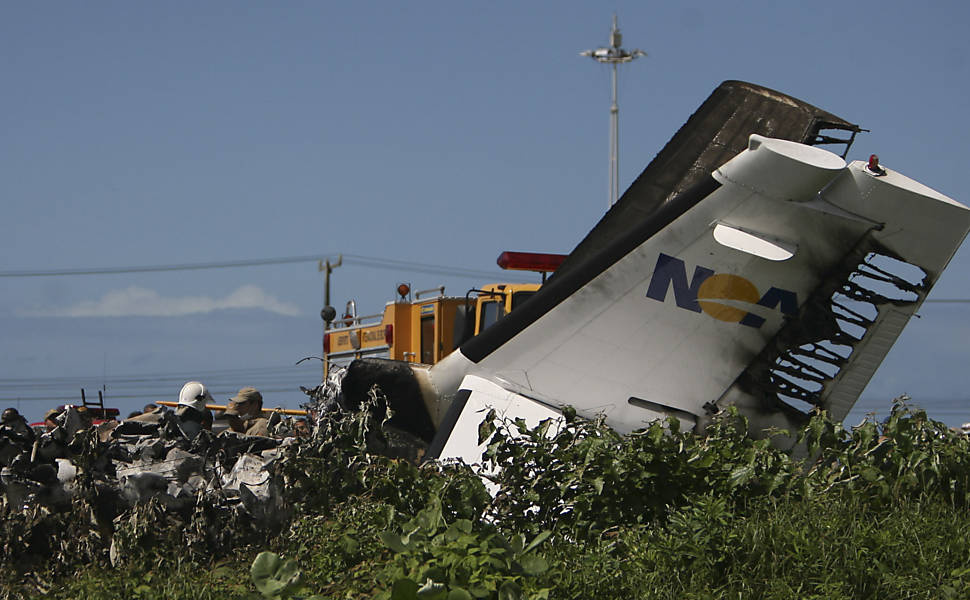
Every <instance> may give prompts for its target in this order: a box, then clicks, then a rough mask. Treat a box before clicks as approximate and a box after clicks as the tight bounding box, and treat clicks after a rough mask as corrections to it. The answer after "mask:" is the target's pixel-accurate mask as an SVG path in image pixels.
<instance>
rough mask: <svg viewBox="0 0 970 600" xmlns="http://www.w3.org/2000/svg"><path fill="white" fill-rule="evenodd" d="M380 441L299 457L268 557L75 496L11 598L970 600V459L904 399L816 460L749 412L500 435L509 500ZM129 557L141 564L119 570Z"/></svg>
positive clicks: (959, 442)
mask: <svg viewBox="0 0 970 600" xmlns="http://www.w3.org/2000/svg"><path fill="white" fill-rule="evenodd" d="M379 425H380V422H379V421H378V420H377V417H375V416H374V413H372V412H371V411H363V412H361V413H359V414H356V415H349V416H346V417H344V418H338V417H336V416H335V417H332V418H330V419H329V420H328V421H327V422H326V423H325V424H324V427H325V428H326V431H327V433H326V435H324V436H320V437H317V438H314V440H313V441H311V442H308V443H302V444H299V445H296V446H294V447H292V448H291V450H290V452H291V454H290V456H289V457H288V458H287V459H286V460H285V461H284V467H283V477H284V479H285V482H286V486H285V489H286V490H287V497H286V503H287V506H289V507H290V509H291V510H290V511H289V513H288V514H290V515H291V518H290V521H289V522H288V523H287V524H286V526H285V527H284V528H283V529H282V530H281V531H280V532H279V533H278V534H277V533H275V532H264V533H265V535H264V536H262V538H260V535H259V532H253V531H251V530H250V529H247V528H246V526H245V523H237V522H230V521H229V520H228V519H229V517H228V516H223V517H219V516H218V515H208V516H207V515H205V514H199V515H196V516H195V517H194V520H191V521H190V522H191V523H194V524H195V525H194V526H192V527H189V528H186V527H185V526H184V525H179V524H177V523H175V522H171V523H170V522H168V521H167V520H166V519H170V516H166V514H165V512H164V511H161V510H159V509H158V508H157V507H154V508H153V507H152V506H144V507H141V508H139V509H138V510H137V511H134V512H133V513H132V514H131V515H129V516H128V519H127V520H126V521H123V522H117V523H114V524H112V527H105V526H104V524H101V526H100V527H99V526H98V525H97V524H96V519H92V518H91V515H92V502H91V499H90V498H86V497H82V498H76V499H75V501H74V507H73V509H72V510H71V511H69V512H67V513H64V514H61V515H47V516H46V518H47V519H50V520H51V521H50V526H49V527H48V529H45V533H44V535H45V536H46V538H45V540H44V541H43V544H45V545H46V546H45V547H46V548H48V550H50V549H51V548H60V549H62V551H58V552H49V556H50V557H53V558H49V559H48V561H47V562H46V563H35V564H34V565H33V566H31V565H30V564H29V563H28V562H27V561H23V560H15V559H13V558H8V559H5V560H4V563H3V568H2V570H0V575H2V577H3V579H2V582H3V586H4V587H3V591H4V594H5V596H6V597H34V596H36V595H40V594H44V595H46V596H47V597H52V598H114V597H118V598H264V597H265V598H294V599H295V598H310V597H313V598H330V599H337V598H368V597H371V598H382V599H390V600H402V599H407V600H416V599H418V598H421V599H429V598H430V599H441V600H457V599H465V598H501V599H515V598H522V599H542V598H600V597H603V598H697V599H700V598H736V597H758V598H792V597H799V598H833V597H852V598H856V597H859V598H877V597H878V598H883V597H887V598H965V597H970V566H968V565H970V542H968V541H966V540H965V536H963V535H962V532H963V531H966V530H967V528H968V527H970V514H968V504H970V480H968V478H970V440H968V438H967V437H966V436H963V435H960V434H958V433H955V432H953V431H950V430H949V429H948V428H947V427H945V426H944V425H943V424H941V423H938V422H936V421H933V420H931V419H929V418H928V417H927V415H926V414H925V413H924V412H922V411H920V410H916V409H912V408H909V407H907V406H906V404H905V403H904V402H902V401H900V402H897V403H896V405H895V406H894V408H893V411H892V414H891V416H890V417H889V418H888V419H887V420H886V421H885V422H882V423H876V422H873V421H867V422H865V423H863V424H862V425H861V426H859V427H856V428H853V429H851V430H847V429H845V428H843V427H842V426H841V425H840V424H837V423H833V422H831V421H829V420H827V419H826V418H825V416H824V415H815V416H813V417H812V419H811V420H810V422H809V423H808V424H807V426H806V427H805V429H804V430H803V431H802V432H800V433H799V436H798V439H799V445H798V447H799V448H800V449H801V450H802V454H804V455H806V456H809V457H810V458H808V459H794V458H792V454H791V453H789V452H784V451H781V450H779V449H777V448H776V447H774V446H773V445H772V443H771V441H770V440H752V439H751V438H749V437H748V436H747V435H746V434H745V432H746V431H747V426H746V423H745V422H744V419H743V418H742V417H741V416H739V415H738V414H737V413H735V412H728V413H727V414H725V415H723V416H722V417H721V418H720V419H719V420H717V421H716V423H715V424H714V425H713V426H712V427H711V428H710V429H709V430H708V432H707V435H705V436H704V437H698V436H695V435H693V434H691V433H687V432H681V431H680V430H679V426H678V424H677V422H676V421H672V420H671V421H668V422H666V423H655V424H652V425H650V426H649V427H647V428H646V429H644V430H641V431H638V432H634V433H632V434H629V435H625V436H621V435H619V434H617V433H616V432H614V431H612V430H610V429H609V428H607V427H605V426H604V424H603V423H602V422H600V421H592V422H589V421H583V420H579V419H576V418H575V416H574V415H572V414H567V423H566V426H565V427H561V428H558V431H557V430H556V428H554V427H553V424H552V423H544V424H543V425H542V426H541V427H540V428H538V429H535V430H528V429H527V428H526V427H525V426H524V424H522V423H521V422H510V423H504V424H500V425H499V426H498V427H494V426H492V425H490V424H486V425H483V427H482V429H481V430H480V435H481V439H482V441H483V442H484V443H485V444H486V448H487V449H486V452H485V456H484V458H485V462H486V466H487V467H492V468H493V470H491V471H489V472H490V473H491V475H490V478H491V479H492V482H491V483H492V485H493V486H494V489H495V495H494V497H493V496H492V495H490V494H489V492H488V491H487V489H486V487H485V486H484V485H483V483H482V481H481V480H480V479H479V477H478V476H477V475H476V474H475V473H474V472H473V471H472V469H470V468H469V467H467V466H465V465H461V464H456V465H440V464H434V463H426V464H423V465H420V466H418V465H417V464H416V463H415V462H412V461H410V460H406V459H404V458H391V456H394V455H399V454H400V453H398V452H397V451H396V449H395V448H396V442H395V439H394V433H393V432H389V431H388V430H387V429H386V428H383V427H380V426H379ZM197 510H201V509H197ZM4 517H5V520H4V522H3V529H2V531H0V538H2V540H0V541H2V542H3V543H4V544H5V551H7V552H10V551H11V550H15V549H16V548H21V549H23V548H24V547H25V546H24V544H26V543H27V542H29V543H30V544H32V545H31V546H30V547H31V548H34V549H35V553H34V555H33V556H40V555H41V554H42V551H41V546H40V545H38V544H41V542H40V541H38V540H33V541H31V540H27V542H25V541H24V537H23V536H24V534H23V533H20V534H16V533H15V526H16V525H25V524H29V518H28V517H18V516H17V515H15V514H9V515H4ZM17 519H21V521H20V522H17ZM206 519H213V520H212V521H207V520H206ZM217 519H222V521H219V520H217ZM207 522H214V523H216V524H217V525H218V526H220V527H222V529H223V530H222V532H221V533H220V534H219V535H215V534H214V533H213V532H211V531H207V530H206V528H205V524H206V523H207ZM59 526H62V527H65V528H66V532H65V536H66V533H67V532H70V538H71V540H73V542H71V543H68V541H67V538H66V537H65V536H62V535H61V534H60V533H59V530H58V529H57V527H59ZM95 534H97V536H95ZM16 535H20V536H21V537H20V538H17V537H16ZM111 539H115V544H116V546H118V545H123V546H124V548H125V549H126V554H125V556H126V557H127V558H126V559H125V560H122V561H120V562H119V561H116V564H117V566H116V567H111V566H110V562H109V554H110V552H109V551H108V546H109V545H110V540H111ZM18 544H20V546H18ZM71 552H74V553H75V554H74V555H72V554H71ZM5 556H7V557H13V556H15V555H12V554H9V553H8V554H6V555H5Z"/></svg>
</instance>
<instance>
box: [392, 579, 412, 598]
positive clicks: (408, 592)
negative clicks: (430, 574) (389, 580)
mask: <svg viewBox="0 0 970 600" xmlns="http://www.w3.org/2000/svg"><path fill="white" fill-rule="evenodd" d="M391 600H418V584H417V583H415V582H413V581H411V580H410V579H398V580H397V581H395V582H394V585H393V586H391Z"/></svg>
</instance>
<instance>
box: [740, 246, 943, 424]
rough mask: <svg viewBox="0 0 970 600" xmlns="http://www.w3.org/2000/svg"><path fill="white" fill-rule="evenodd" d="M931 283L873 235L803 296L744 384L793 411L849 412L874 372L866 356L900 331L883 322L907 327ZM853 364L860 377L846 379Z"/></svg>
mask: <svg viewBox="0 0 970 600" xmlns="http://www.w3.org/2000/svg"><path fill="white" fill-rule="evenodd" d="M930 283H931V282H930V281H929V275H928V274H927V273H926V271H924V270H923V269H921V268H919V267H917V266H915V265H912V264H910V263H907V262H905V261H903V260H900V259H899V258H897V257H895V256H892V254H891V253H889V252H888V251H886V250H885V249H883V248H881V247H879V245H878V244H877V243H876V242H875V241H874V240H873V239H872V237H871V236H868V235H867V236H866V237H865V238H864V239H863V241H862V242H861V243H860V244H859V246H857V248H856V249H855V250H854V251H853V252H850V253H849V254H848V255H847V256H846V260H845V261H844V262H843V265H842V268H840V269H837V270H836V271H835V272H834V273H833V274H832V275H830V276H829V277H828V278H827V281H826V282H824V283H823V284H822V285H821V286H819V288H818V290H817V292H816V293H815V294H814V295H813V296H812V297H811V298H810V299H809V300H808V301H807V302H806V303H805V305H804V306H803V307H802V309H801V311H802V315H801V316H800V318H795V319H791V320H789V322H788V323H787V324H786V325H785V326H784V327H782V329H781V330H780V331H779V332H778V334H777V335H776V337H775V339H774V340H773V342H772V343H769V344H768V345H767V346H766V347H765V350H764V351H763V352H762V353H761V355H760V356H759V357H758V358H757V359H756V360H755V361H754V362H752V364H751V365H750V366H749V367H748V369H747V370H746V371H745V372H744V373H743V374H742V375H741V377H740V378H739V380H738V383H739V385H740V387H741V388H742V389H743V390H744V391H746V392H747V393H749V394H752V395H755V396H756V397H761V398H763V400H764V403H765V405H766V406H775V407H780V408H782V410H784V411H785V412H788V413H791V412H792V409H795V410H798V412H800V413H802V414H803V415H806V416H807V413H808V412H810V411H811V410H813V409H815V408H819V409H824V410H827V411H829V412H830V414H832V416H833V417H835V418H837V419H839V420H841V419H843V418H845V414H846V413H848V410H849V409H850V408H851V406H852V403H854V402H855V400H856V398H857V396H858V394H859V393H861V391H862V388H863V387H864V386H865V383H866V382H868V380H869V377H871V372H868V371H869V370H868V369H867V368H866V365H865V364H860V363H865V362H867V361H866V358H869V359H871V358H874V357H875V355H876V354H878V359H879V361H881V359H882V357H883V356H885V354H886V353H887V352H888V351H889V348H890V347H891V345H892V341H893V340H894V339H895V336H892V337H888V336H883V338H885V339H880V336H879V335H878V333H877V332H878V331H879V330H880V328H881V325H882V324H883V323H885V325H886V326H887V327H888V328H889V329H896V328H897V327H898V328H900V329H901V328H902V326H903V325H904V324H905V322H906V321H908V320H909V317H910V316H911V315H912V314H913V313H914V312H915V311H916V308H917V307H918V306H919V303H920V302H921V301H922V299H923V298H924V297H925V295H926V293H927V291H928V290H929V288H930ZM890 313H892V314H890ZM864 347H865V351H864V350H863V348H864ZM866 355H870V356H868V357H867V356H866ZM876 364H878V362H877V363H876ZM853 366H854V367H858V368H855V369H850V367H853ZM850 370H853V371H859V372H861V373H862V376H861V377H862V379H861V381H860V380H858V377H857V378H856V379H857V380H846V381H843V376H844V375H845V374H847V373H848V372H849V371H850ZM874 370H875V369H874V368H873V369H872V371H874ZM837 392H839V393H837ZM850 397H851V398H850Z"/></svg>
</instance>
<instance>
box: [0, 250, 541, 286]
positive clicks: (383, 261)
mask: <svg viewBox="0 0 970 600" xmlns="http://www.w3.org/2000/svg"><path fill="white" fill-rule="evenodd" d="M329 256H331V255H325V254H312V255H304V256H283V257H276V258H254V259H248V260H232V261H223V262H201V263H176V264H167V265H141V266H124V267H80V268H74V269H48V270H26V269H23V270H10V271H0V277H3V278H15V277H24V278H26V277H70V276H83V275H120V274H128V273H160V272H168V271H199V270H204V269H236V268H242V267H260V266H267V265H283V264H294V263H307V262H319V261H322V260H327V258H328V257H329ZM343 257H344V260H346V261H347V263H349V264H355V265H358V266H361V267H369V268H373V269H388V270H394V271H409V272H417V273H428V274H432V275H446V276H454V277H468V278H475V279H478V278H483V277H488V278H494V277H495V276H496V273H495V272H494V271H484V270H478V269H466V268H463V267H454V266H448V265H435V264H430V263H419V262H414V261H407V260H396V259H392V258H381V257H375V256H360V255H355V254H344V255H343ZM502 278H503V279H504V280H507V281H509V282H512V283H528V281H526V280H525V279H524V276H523V275H518V274H516V275H512V274H503V275H502Z"/></svg>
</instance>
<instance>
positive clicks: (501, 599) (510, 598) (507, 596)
mask: <svg viewBox="0 0 970 600" xmlns="http://www.w3.org/2000/svg"><path fill="white" fill-rule="evenodd" d="M521 599H522V588H520V587H519V586H518V584H517V583H515V582H514V581H505V582H503V583H502V587H500V588H499V589H498V600H521Z"/></svg>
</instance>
